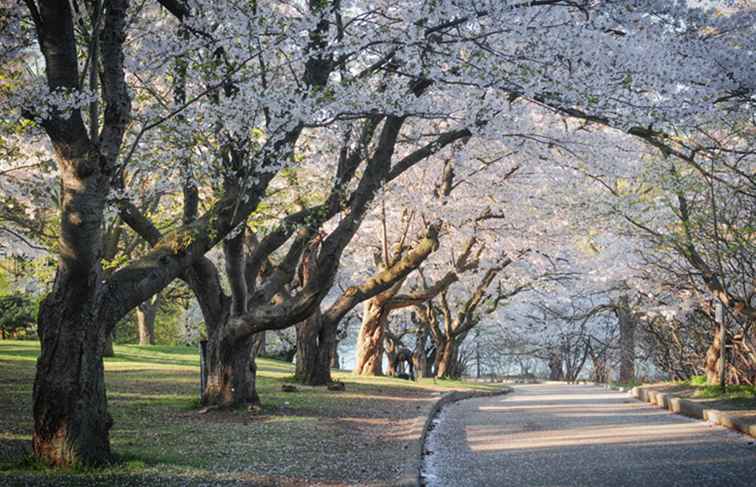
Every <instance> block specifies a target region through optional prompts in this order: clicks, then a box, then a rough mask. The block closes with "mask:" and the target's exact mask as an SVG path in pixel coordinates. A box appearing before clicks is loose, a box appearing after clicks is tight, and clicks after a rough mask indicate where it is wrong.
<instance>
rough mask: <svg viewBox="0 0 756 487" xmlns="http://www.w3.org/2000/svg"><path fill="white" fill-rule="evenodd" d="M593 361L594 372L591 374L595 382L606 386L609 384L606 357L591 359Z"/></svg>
mask: <svg viewBox="0 0 756 487" xmlns="http://www.w3.org/2000/svg"><path fill="white" fill-rule="evenodd" d="M591 361H592V362H593V371H592V374H591V379H592V380H593V382H597V383H599V384H606V383H607V382H609V369H608V368H607V366H606V357H603V356H595V357H591Z"/></svg>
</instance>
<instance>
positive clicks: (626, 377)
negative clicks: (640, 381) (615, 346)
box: [618, 296, 636, 384]
mask: <svg viewBox="0 0 756 487" xmlns="http://www.w3.org/2000/svg"><path fill="white" fill-rule="evenodd" d="M618 315H619V329H620V372H619V381H620V383H622V384H628V383H631V382H633V381H635V325H636V323H635V317H634V316H633V313H632V310H630V307H629V305H628V299H627V297H626V296H623V297H622V299H621V301H620V307H619V313H618Z"/></svg>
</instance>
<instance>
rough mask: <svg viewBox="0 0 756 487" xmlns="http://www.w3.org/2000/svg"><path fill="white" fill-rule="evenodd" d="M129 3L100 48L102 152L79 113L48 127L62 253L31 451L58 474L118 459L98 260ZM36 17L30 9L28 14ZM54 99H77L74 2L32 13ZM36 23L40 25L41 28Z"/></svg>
mask: <svg viewBox="0 0 756 487" xmlns="http://www.w3.org/2000/svg"><path fill="white" fill-rule="evenodd" d="M127 7H128V2H126V1H117V0H114V1H112V2H109V3H108V4H107V5H106V7H105V11H104V13H103V15H104V19H105V21H104V25H103V27H102V32H101V34H100V38H99V41H100V43H101V44H102V47H103V58H104V61H106V62H109V63H111V64H110V65H109V67H108V69H109V71H108V72H106V73H105V75H104V76H103V82H104V84H105V85H106V87H107V88H108V89H110V90H113V91H112V92H111V93H110V95H111V96H109V97H108V98H107V100H106V102H107V104H108V106H107V111H106V113H105V126H104V128H103V136H102V139H101V140H100V141H99V143H95V142H93V141H91V140H90V139H89V136H88V134H87V130H86V128H85V126H84V122H83V119H82V116H81V112H80V110H78V109H75V110H73V111H72V112H71V113H70V114H69V115H68V116H67V117H65V118H64V117H61V116H60V115H58V114H52V115H51V116H50V117H49V118H48V119H46V120H44V121H43V122H42V126H43V127H44V129H45V130H46V132H47V133H48V135H49V137H50V139H51V141H52V144H53V148H54V150H55V156H56V160H57V163H58V168H59V170H60V181H61V192H60V194H61V196H60V208H61V210H60V211H61V223H60V248H61V249H62V250H61V253H60V256H59V261H58V269H57V273H56V278H55V283H54V285H53V289H52V292H51V293H50V295H48V296H47V298H46V299H45V300H44V302H43V303H42V305H41V307H40V313H39V319H38V325H39V328H38V331H39V336H40V342H41V350H40V356H39V359H38V361H37V372H36V377H35V381H34V392H33V398H32V402H33V413H34V433H33V436H32V446H33V449H34V453H35V455H36V456H37V458H38V459H40V460H42V461H43V462H45V463H48V464H51V465H74V464H86V465H91V464H101V463H104V462H107V461H109V460H110V458H111V454H110V440H109V431H110V427H111V425H112V418H111V417H110V415H109V414H108V410H107V399H106V396H105V378H104V373H103V363H102V352H103V348H104V344H105V339H106V336H107V335H108V334H110V333H111V330H112V327H113V326H114V325H115V323H114V322H113V321H112V319H110V318H111V317H110V316H109V315H108V314H107V313H103V311H104V309H103V308H104V306H103V294H104V291H105V288H106V286H105V285H104V283H103V279H102V277H103V276H102V269H101V267H100V255H101V252H102V243H103V232H102V228H103V215H104V207H105V197H106V195H107V194H108V191H109V188H110V177H111V173H110V171H111V170H112V167H113V164H114V161H115V153H117V148H118V146H120V142H121V140H122V137H123V130H124V128H125V126H126V123H127V121H128V113H129V111H130V103H129V98H128V94H127V93H126V92H125V90H124V88H125V85H124V83H123V71H122V69H121V68H122V62H123V55H122V52H121V43H122V42H123V40H124V37H125V34H124V27H125V17H126V9H127ZM30 8H32V7H31V6H30ZM33 13H34V15H33V18H34V19H35V22H38V23H37V25H36V27H37V33H38V38H39V44H40V48H41V50H42V54H43V55H44V58H45V64H46V74H47V83H48V86H49V88H50V89H51V91H53V90H58V89H60V90H71V91H73V92H76V91H77V90H78V89H79V73H78V60H77V53H76V40H75V37H74V26H73V15H72V12H71V10H70V4H69V3H68V2H53V1H42V2H39V11H38V12H36V11H35V12H33ZM37 19H39V20H38V21H37Z"/></svg>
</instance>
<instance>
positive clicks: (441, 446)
mask: <svg viewBox="0 0 756 487" xmlns="http://www.w3.org/2000/svg"><path fill="white" fill-rule="evenodd" d="M753 443H754V442H753V439H752V438H749V437H746V436H742V435H740V434H737V433H734V432H731V431H729V430H726V429H724V428H722V427H719V426H712V425H709V424H707V423H704V422H701V421H696V420H692V419H689V418H686V417H683V416H679V415H675V414H672V413H669V412H667V411H665V410H662V409H657V408H655V407H652V406H650V405H648V404H646V403H642V402H640V401H636V400H635V399H630V398H629V397H627V394H626V393H620V392H609V391H606V390H604V389H603V388H599V387H595V386H588V385H562V384H538V385H527V386H516V387H515V392H514V393H511V394H508V395H507V396H499V397H492V398H481V399H471V400H467V401H461V402H458V403H455V404H452V405H450V406H447V407H446V408H444V409H443V410H442V412H441V414H440V416H439V418H438V419H437V424H436V427H435V428H434V429H433V431H432V432H431V434H430V436H429V438H428V443H427V444H426V449H427V450H430V451H431V452H432V453H431V454H430V455H428V456H426V461H425V465H424V469H425V475H426V482H427V485H429V486H431V487H435V486H448V487H465V486H497V487H499V486H501V487H510V486H511V487H529V486H533V487H557V486H579V487H588V486H596V487H625V486H642V487H656V486H681V487H683V486H684V487H693V486H695V487H697V486H701V487H703V486H706V487H714V486H722V487H740V486H742V487H745V486H748V487H756V445H754V444H753Z"/></svg>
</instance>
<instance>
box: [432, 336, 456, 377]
mask: <svg viewBox="0 0 756 487" xmlns="http://www.w3.org/2000/svg"><path fill="white" fill-rule="evenodd" d="M457 353H458V350H457V344H456V342H455V341H454V339H447V340H444V341H443V342H442V343H440V344H439V347H438V351H437V352H436V378H438V379H441V378H456V377H458V372H459V371H458V370H457V369H458V367H457V366H456V362H457Z"/></svg>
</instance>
